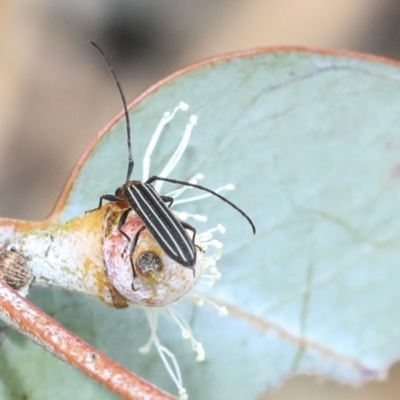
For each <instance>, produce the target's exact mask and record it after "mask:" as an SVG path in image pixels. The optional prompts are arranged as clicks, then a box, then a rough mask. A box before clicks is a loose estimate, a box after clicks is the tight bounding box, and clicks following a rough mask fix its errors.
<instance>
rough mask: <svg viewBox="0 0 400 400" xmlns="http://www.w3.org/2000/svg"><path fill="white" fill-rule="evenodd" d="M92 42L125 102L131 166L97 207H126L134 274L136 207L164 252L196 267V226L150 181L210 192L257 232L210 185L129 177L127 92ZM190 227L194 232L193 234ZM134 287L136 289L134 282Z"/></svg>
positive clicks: (124, 217) (121, 224)
mask: <svg viewBox="0 0 400 400" xmlns="http://www.w3.org/2000/svg"><path fill="white" fill-rule="evenodd" d="M89 43H90V44H91V45H92V46H93V47H95V48H96V49H97V51H98V52H99V53H100V55H101V56H102V58H103V60H104V62H105V63H106V65H107V67H108V69H109V71H110V73H111V75H112V77H113V79H114V81H115V83H116V85H117V88H118V90H119V93H120V96H121V99H122V103H123V106H124V112H125V119H126V132H127V144H128V146H127V147H128V169H127V175H126V182H125V183H124V184H123V185H122V186H121V187H119V188H117V190H116V191H115V194H105V195H103V196H101V197H100V201H99V207H98V208H100V207H101V206H102V203H103V201H104V200H107V201H113V202H118V203H120V204H121V206H123V207H124V208H125V209H124V211H123V212H122V214H121V218H120V220H119V222H118V230H119V231H120V232H121V234H122V235H123V236H125V238H126V239H127V240H128V246H129V258H130V262H131V266H132V270H133V278H134V279H135V278H136V275H137V274H136V269H135V265H134V263H133V261H132V255H133V253H134V251H135V246H136V244H137V242H138V240H139V235H140V233H141V231H142V229H141V230H139V231H138V232H137V234H136V235H135V237H134V238H131V237H129V236H128V235H127V234H126V233H125V232H124V230H123V227H124V224H125V222H126V220H127V217H128V214H129V213H130V212H131V211H132V210H133V211H135V212H136V214H137V215H138V216H139V217H140V218H141V220H142V221H143V223H144V225H145V227H146V228H147V229H148V230H149V231H150V232H151V234H152V235H153V236H154V238H155V240H156V241H157V243H158V244H159V245H160V247H161V248H162V249H163V250H164V251H165V253H166V254H168V256H169V257H171V258H172V259H173V260H174V261H176V262H177V263H179V264H181V265H182V266H184V267H186V268H191V269H193V267H194V265H195V264H196V255H197V253H196V246H195V236H196V230H195V228H194V227H192V226H191V225H189V224H187V223H186V222H183V221H178V220H177V219H176V217H175V216H174V215H173V214H172V212H171V211H170V207H171V206H172V204H173V201H174V200H173V198H172V197H168V196H161V195H159V194H158V193H157V192H156V190H155V189H154V188H153V186H152V185H151V183H153V182H155V181H166V182H170V183H175V184H179V185H184V186H190V187H193V188H196V189H200V190H203V191H205V192H208V193H211V194H212V195H214V196H216V197H218V198H219V199H221V200H222V201H224V202H225V203H227V204H229V205H230V206H231V207H233V208H234V209H235V210H236V211H238V212H239V213H240V214H242V215H243V217H245V218H246V219H247V221H248V222H249V224H250V225H251V228H252V230H253V233H254V234H255V233H256V228H255V226H254V223H253V221H252V220H251V219H250V217H249V216H248V215H247V214H246V213H245V212H244V211H243V210H241V209H240V208H239V207H237V206H236V205H235V204H233V203H232V202H231V201H229V200H228V199H226V198H225V197H223V196H221V195H220V194H218V193H216V192H215V191H213V190H211V189H208V188H205V187H204V186H200V185H196V184H193V183H189V182H184V181H179V180H176V179H169V178H164V177H160V176H152V177H150V178H149V179H148V180H147V181H146V182H141V181H136V180H130V179H131V175H132V171H133V167H134V161H133V157H132V145H131V126H130V121H129V113H128V107H127V104H126V100H125V95H124V93H123V90H122V87H121V84H120V82H119V80H118V78H117V76H116V75H115V73H114V70H113V67H112V65H111V64H110V63H109V62H108V60H107V58H106V57H105V55H104V53H103V51H102V50H101V48H100V47H99V46H98V45H97V44H96V43H94V42H92V41H89ZM143 229H144V228H143ZM187 231H190V232H191V237H190V236H189V234H188V232H187ZM132 289H133V290H136V289H135V286H134V284H132Z"/></svg>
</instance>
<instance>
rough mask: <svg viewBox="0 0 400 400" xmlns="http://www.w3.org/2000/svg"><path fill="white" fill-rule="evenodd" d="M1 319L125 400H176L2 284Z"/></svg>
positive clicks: (0, 284) (0, 295)
mask: <svg viewBox="0 0 400 400" xmlns="http://www.w3.org/2000/svg"><path fill="white" fill-rule="evenodd" d="M0 318H1V319H2V320H4V321H5V322H6V323H7V324H8V325H10V326H12V327H14V328H15V329H17V330H18V331H19V332H21V333H22V334H23V335H24V336H26V337H28V338H29V339H31V340H33V341H34V342H35V343H37V344H38V345H40V346H42V347H43V348H45V349H46V350H48V351H49V352H51V353H52V354H53V355H55V356H56V357H58V358H60V359H62V360H64V361H66V362H68V363H69V364H71V365H73V366H75V367H76V368H78V369H80V370H81V371H82V372H84V373H85V374H86V375H88V376H90V377H91V378H93V379H95V380H97V381H98V382H99V383H101V384H103V385H104V386H105V387H106V388H108V389H109V390H110V391H112V392H114V393H116V394H118V395H119V396H121V397H122V398H123V399H127V400H173V399H175V398H174V397H172V396H171V395H169V394H167V393H165V392H163V391H161V390H160V389H158V388H156V387H154V386H153V385H151V384H150V383H148V382H146V381H144V380H143V379H141V378H139V377H138V376H136V375H135V374H133V373H132V372H130V371H128V370H127V369H126V368H124V367H122V366H121V365H119V364H117V363H116V362H115V361H113V360H111V359H110V358H109V357H107V356H106V355H104V354H102V353H101V352H99V351H98V350H96V349H95V348H94V347H92V346H90V345H89V344H87V343H86V342H84V341H83V340H82V339H80V338H79V337H77V336H76V335H74V334H73V333H72V332H69V331H68V330H67V329H66V328H64V327H63V326H62V325H61V324H59V323H58V322H57V321H55V320H54V319H52V318H51V317H49V316H48V315H47V314H45V313H44V312H43V311H42V310H40V309H39V308H38V307H36V306H35V305H34V304H32V303H31V302H29V301H28V300H26V299H25V298H23V297H21V296H20V295H19V294H18V293H17V292H16V291H14V290H13V289H11V288H10V287H9V286H8V285H7V284H6V283H4V282H2V281H0Z"/></svg>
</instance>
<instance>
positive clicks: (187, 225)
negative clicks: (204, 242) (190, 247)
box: [179, 221, 203, 276]
mask: <svg viewBox="0 0 400 400" xmlns="http://www.w3.org/2000/svg"><path fill="white" fill-rule="evenodd" d="M179 222H180V224H181V225H182V226H183V227H184V228H185V229H187V230H189V231H190V232H192V233H193V236H192V242H193V244H194V245H195V247H197V248H198V249H199V250H201V251H203V250H202V249H201V247H199V246H197V245H196V244H195V243H194V239H195V238H196V229H195V228H194V227H193V226H192V225H190V224H188V223H187V222H185V221H179ZM192 270H193V276H194V275H195V270H194V268H192Z"/></svg>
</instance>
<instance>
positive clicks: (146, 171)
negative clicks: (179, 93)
mask: <svg viewBox="0 0 400 400" xmlns="http://www.w3.org/2000/svg"><path fill="white" fill-rule="evenodd" d="M188 109H189V106H188V105H187V104H186V103H184V102H183V101H181V102H180V103H179V105H178V106H176V107H175V108H174V110H173V111H172V113H170V112H165V113H164V115H163V117H162V118H161V121H160V122H159V123H158V125H157V128H156V130H155V131H154V133H153V136H152V137H151V139H150V142H149V145H148V146H147V149H146V152H145V153H144V157H143V178H142V180H143V182H146V181H147V179H149V176H150V163H151V155H152V154H153V151H154V148H155V147H156V144H157V142H158V140H159V138H160V136H161V133H162V131H163V129H164V127H165V126H166V125H167V124H168V123H169V122H171V121H172V120H173V119H174V117H175V114H176V113H177V112H178V111H179V110H181V111H186V110H188Z"/></svg>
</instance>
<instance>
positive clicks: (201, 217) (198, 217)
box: [174, 211, 207, 222]
mask: <svg viewBox="0 0 400 400" xmlns="http://www.w3.org/2000/svg"><path fill="white" fill-rule="evenodd" d="M174 214H175V215H176V216H177V217H178V218H179V219H181V220H182V221H187V220H188V218H193V219H195V220H196V221H200V222H206V221H207V217H206V216H205V215H200V214H190V213H187V212H185V211H182V212H174Z"/></svg>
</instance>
